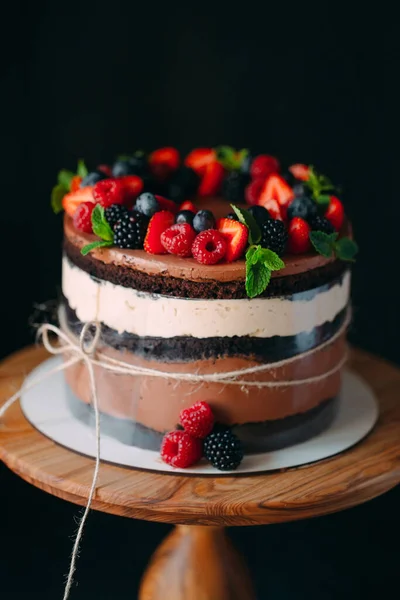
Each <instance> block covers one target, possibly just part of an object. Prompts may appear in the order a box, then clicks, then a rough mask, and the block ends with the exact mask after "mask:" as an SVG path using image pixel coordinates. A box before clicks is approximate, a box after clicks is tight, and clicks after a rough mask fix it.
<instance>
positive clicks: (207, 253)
mask: <svg viewBox="0 0 400 600" xmlns="http://www.w3.org/2000/svg"><path fill="white" fill-rule="evenodd" d="M226 247H227V244H226V240H225V238H224V236H223V235H222V234H221V233H219V232H218V231H217V230H216V229H206V230H205V231H202V232H201V233H199V234H198V235H197V236H196V239H195V240H194V242H193V245H192V254H193V258H195V259H196V260H197V262H199V263H202V264H203V265H215V264H216V263H217V262H219V261H220V260H222V259H223V258H224V256H225V254H226Z"/></svg>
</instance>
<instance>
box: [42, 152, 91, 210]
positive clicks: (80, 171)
mask: <svg viewBox="0 0 400 600" xmlns="http://www.w3.org/2000/svg"><path fill="white" fill-rule="evenodd" d="M87 174H88V170H87V167H86V165H85V163H84V161H83V160H82V159H79V160H78V166H77V168H76V173H74V172H73V171H68V170H67V169H61V171H60V172H59V173H58V175H57V184H56V185H55V186H54V187H53V189H52V190H51V200H50V204H51V208H52V209H53V212H54V213H55V214H58V213H59V212H61V211H62V200H63V198H64V196H65V194H68V192H70V191H71V182H72V179H73V178H74V177H75V176H76V175H78V176H79V177H82V179H83V178H84V177H86V175H87Z"/></svg>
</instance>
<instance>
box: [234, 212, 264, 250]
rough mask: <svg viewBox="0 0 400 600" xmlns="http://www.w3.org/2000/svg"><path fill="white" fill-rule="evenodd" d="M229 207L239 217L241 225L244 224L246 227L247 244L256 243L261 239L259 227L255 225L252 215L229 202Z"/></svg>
mask: <svg viewBox="0 0 400 600" xmlns="http://www.w3.org/2000/svg"><path fill="white" fill-rule="evenodd" d="M231 208H232V210H233V212H234V213H235V215H236V216H237V218H238V219H239V221H240V223H243V225H246V227H247V228H248V230H249V244H250V245H252V244H258V242H259V241H260V240H261V229H260V228H259V226H258V225H257V222H256V220H255V218H254V217H253V215H252V214H251V213H250V212H249V211H248V210H246V209H245V208H238V207H237V206H235V205H234V204H231Z"/></svg>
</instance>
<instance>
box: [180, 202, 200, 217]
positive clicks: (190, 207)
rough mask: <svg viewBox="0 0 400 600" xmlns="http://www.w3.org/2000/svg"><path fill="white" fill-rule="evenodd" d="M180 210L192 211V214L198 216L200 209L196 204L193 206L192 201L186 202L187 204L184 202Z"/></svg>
mask: <svg viewBox="0 0 400 600" xmlns="http://www.w3.org/2000/svg"><path fill="white" fill-rule="evenodd" d="M179 210H190V211H191V212H193V213H194V214H196V213H197V212H198V210H199V209H198V208H197V206H196V205H195V204H193V202H190V200H185V202H182V204H181V205H180V207H179Z"/></svg>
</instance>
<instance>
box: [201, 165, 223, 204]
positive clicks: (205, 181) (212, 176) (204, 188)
mask: <svg viewBox="0 0 400 600" xmlns="http://www.w3.org/2000/svg"><path fill="white" fill-rule="evenodd" d="M224 176H225V169H224V167H223V166H222V165H221V164H220V163H219V162H217V161H215V162H212V163H210V164H209V165H207V166H206V168H205V171H204V175H203V177H202V179H201V182H200V185H199V189H198V191H197V193H198V195H199V196H214V195H215V194H218V192H220V191H221V186H222V182H223V180H224Z"/></svg>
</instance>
